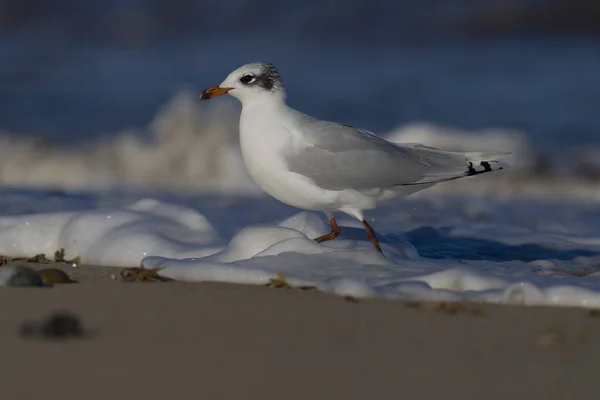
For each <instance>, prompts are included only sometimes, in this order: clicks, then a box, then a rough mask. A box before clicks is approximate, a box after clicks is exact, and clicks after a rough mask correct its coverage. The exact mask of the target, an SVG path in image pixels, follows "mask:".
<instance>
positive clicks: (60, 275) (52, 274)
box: [38, 268, 77, 285]
mask: <svg viewBox="0 0 600 400" xmlns="http://www.w3.org/2000/svg"><path fill="white" fill-rule="evenodd" d="M38 272H39V274H40V275H41V276H42V281H43V282H44V284H45V285H56V284H61V283H77V281H74V280H73V279H71V277H70V276H69V275H67V273H66V272H65V271H63V270H62V269H58V268H44V269H41V270H39V271H38Z"/></svg>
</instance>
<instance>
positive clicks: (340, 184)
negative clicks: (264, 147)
mask: <svg viewBox="0 0 600 400" xmlns="http://www.w3.org/2000/svg"><path fill="white" fill-rule="evenodd" d="M300 129H301V131H302V136H303V138H304V139H305V140H306V141H307V142H308V143H309V145H308V147H306V148H304V149H303V150H301V151H300V152H299V153H295V154H290V155H288V160H287V161H288V167H289V168H290V170H291V171H293V172H296V173H298V174H301V175H304V176H306V177H308V178H310V179H312V180H313V181H314V182H315V183H316V184H317V185H318V186H319V187H321V188H323V189H329V190H342V189H354V190H366V189H374V188H389V187H393V186H399V185H412V184H420V183H431V182H432V180H434V181H438V179H440V180H445V179H447V177H448V176H456V175H457V174H460V173H464V172H465V171H466V170H467V165H468V161H467V159H466V158H465V156H464V155H462V154H460V153H450V152H444V151H441V150H436V149H433V148H427V147H425V146H419V145H417V146H401V145H396V144H393V143H390V142H388V141H386V140H384V139H382V138H379V137H377V136H375V135H374V134H372V133H370V132H367V131H364V130H362V129H359V128H355V127H352V126H348V125H342V124H337V123H333V122H326V121H318V120H308V121H304V123H303V125H302V126H301V128H300Z"/></svg>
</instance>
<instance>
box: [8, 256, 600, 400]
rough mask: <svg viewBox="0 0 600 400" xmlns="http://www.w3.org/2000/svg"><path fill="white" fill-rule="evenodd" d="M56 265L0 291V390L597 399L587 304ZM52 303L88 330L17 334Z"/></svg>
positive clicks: (17, 394)
mask: <svg viewBox="0 0 600 400" xmlns="http://www.w3.org/2000/svg"><path fill="white" fill-rule="evenodd" d="M58 265H64V264H58ZM55 266H57V264H52V265H51V267H55ZM64 268H65V271H67V272H68V273H69V274H70V275H71V276H73V277H74V278H75V279H77V280H79V281H80V282H81V283H79V284H69V285H57V286H55V287H52V288H0V304H2V305H3V307H2V308H1V311H0V322H1V323H0V377H2V378H1V379H0V380H1V382H2V385H1V386H0V387H1V390H2V397H3V398H7V399H28V398H35V397H37V396H45V397H48V398H61V399H64V398H73V399H87V400H92V399H107V398H126V397H127V398H132V399H137V398H140V399H154V398H156V399H159V398H160V399H165V398H173V399H176V398H186V399H187V398H195V399H270V398H273V399H286V400H287V399H338V398H346V399H376V398H404V399H421V398H423V399H428V398H457V399H477V400H480V399H522V398H529V399H540V398H545V399H588V398H589V399H595V398H599V396H600V385H598V384H597V381H596V379H595V377H596V375H597V371H598V368H599V367H600V318H598V313H596V312H593V311H592V312H590V310H584V309H565V308H533V307H529V308H526V307H510V306H493V305H478V304H462V305H439V304H438V305H431V304H421V303H407V302H399V301H387V300H360V301H354V300H353V299H344V298H342V297H338V296H334V295H328V294H324V293H319V292H315V291H300V290H294V289H275V288H266V287H257V286H246V285H231V284H216V283H199V284H190V283H177V282H161V283H128V282H122V281H121V280H120V279H116V280H115V279H111V275H113V274H114V275H116V276H117V277H118V276H119V272H120V269H119V268H98V267H86V266H80V267H77V268H71V267H70V266H66V267H64ZM60 310H67V311H70V312H72V313H74V314H76V315H78V316H79V317H80V319H81V321H82V323H83V325H84V327H85V328H86V329H88V332H89V336H88V337H86V338H83V339H69V340H64V341H56V340H48V339H45V340H44V339H31V338H23V337H21V336H20V335H19V327H20V326H21V325H22V324H23V322H24V321H29V320H36V319H42V318H44V317H46V316H48V315H50V314H51V313H52V312H55V311H60Z"/></svg>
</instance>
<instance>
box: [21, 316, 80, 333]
mask: <svg viewBox="0 0 600 400" xmlns="http://www.w3.org/2000/svg"><path fill="white" fill-rule="evenodd" d="M20 334H21V336H23V337H34V338H38V339H70V338H81V337H83V336H85V331H84V329H83V324H82V323H81V319H80V318H79V317H77V316H76V315H74V314H72V313H70V312H56V313H54V314H52V315H50V316H49V317H48V318H46V319H43V320H41V321H29V322H25V323H23V325H22V326H21V330H20Z"/></svg>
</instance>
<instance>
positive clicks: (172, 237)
mask: <svg viewBox="0 0 600 400" xmlns="http://www.w3.org/2000/svg"><path fill="white" fill-rule="evenodd" d="M218 242H219V239H218V236H217V234H216V232H215V231H214V230H213V228H212V226H211V225H210V223H209V222H208V221H207V220H206V219H205V218H204V217H203V216H202V215H201V214H199V213H197V212H195V211H193V210H190V209H187V208H184V207H181V206H175V205H170V204H164V203H159V202H157V201H155V200H141V201H140V202H137V203H135V204H133V205H132V206H131V207H125V208H118V209H101V210H91V211H81V212H59V213H47V214H33V215H21V216H10V217H1V218H0V254H3V255H7V256H11V257H31V256H33V255H35V254H39V253H44V254H45V255H46V256H47V257H49V258H51V257H52V256H53V255H54V252H55V251H57V250H58V249H60V248H64V249H65V253H66V257H67V258H70V257H81V259H82V262H83V263H85V264H89V265H114V266H135V265H138V264H139V263H140V261H141V260H142V259H143V258H144V257H146V256H149V255H152V254H156V253H157V252H158V253H160V254H163V255H165V256H168V257H181V256H182V255H184V256H204V255H207V254H210V253H212V252H214V251H216V250H217V249H218V248H217V249H214V247H210V246H206V245H207V244H209V243H210V244H212V245H213V246H216V245H217V243H218Z"/></svg>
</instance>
